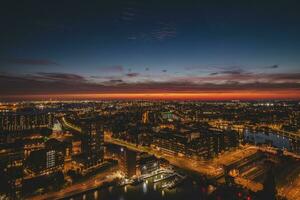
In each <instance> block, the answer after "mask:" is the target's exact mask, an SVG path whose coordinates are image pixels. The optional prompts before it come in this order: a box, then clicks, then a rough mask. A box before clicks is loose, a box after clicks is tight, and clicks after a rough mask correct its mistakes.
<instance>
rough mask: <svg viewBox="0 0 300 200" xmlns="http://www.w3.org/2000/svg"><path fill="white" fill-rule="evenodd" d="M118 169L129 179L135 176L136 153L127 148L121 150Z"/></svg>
mask: <svg viewBox="0 0 300 200" xmlns="http://www.w3.org/2000/svg"><path fill="white" fill-rule="evenodd" d="M120 154H121V155H120V168H121V171H122V172H123V173H124V174H125V176H126V177H128V178H131V177H132V176H135V175H136V159H137V153H136V152H135V151H131V150H129V149H127V148H122V149H121V152H120Z"/></svg>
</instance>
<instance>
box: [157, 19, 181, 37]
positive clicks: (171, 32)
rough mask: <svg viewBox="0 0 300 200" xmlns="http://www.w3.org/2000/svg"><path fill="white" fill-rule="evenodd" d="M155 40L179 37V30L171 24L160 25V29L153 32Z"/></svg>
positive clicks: (161, 23)
mask: <svg viewBox="0 0 300 200" xmlns="http://www.w3.org/2000/svg"><path fill="white" fill-rule="evenodd" d="M152 36H153V38H155V39H157V40H165V39H170V38H174V37H176V36H177V28H176V26H175V25H174V24H171V23H163V22H160V23H158V28H157V29H155V30H154V31H152Z"/></svg>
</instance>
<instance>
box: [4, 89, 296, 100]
mask: <svg viewBox="0 0 300 200" xmlns="http://www.w3.org/2000/svg"><path fill="white" fill-rule="evenodd" d="M6 98H7V99H22V100H49V99H53V100H97V99H99V100H102V99H103V100H113V99H128V100H129V99H144V100H233V99H236V100H264V99H266V100H271V99H289V100H296V99H300V93H299V91H298V90H288V91H287V90H284V91H231V92H223V93H221V92H168V93H161V92H160V93H93V94H45V95H41V94H37V95H12V96H7V97H6Z"/></svg>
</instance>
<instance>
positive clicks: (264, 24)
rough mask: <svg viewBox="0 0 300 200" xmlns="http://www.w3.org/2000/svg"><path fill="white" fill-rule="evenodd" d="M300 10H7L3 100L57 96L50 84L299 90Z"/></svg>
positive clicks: (32, 6)
mask: <svg viewBox="0 0 300 200" xmlns="http://www.w3.org/2000/svg"><path fill="white" fill-rule="evenodd" d="M299 10H300V3H298V1H296V0H295V1H291V0H282V1H264V0H260V1H253V0H252V1H200V0H199V1H192V0H186V1H175V0H172V1H169V0H163V1H162V0H152V1H151V0H145V1H143V0H107V1H106V0H98V1H88V2H87V1H76V0H75V1H74V0H73V1H64V0H59V1H54V0H52V1H38V0H37V1H33V0H24V1H21V0H18V1H13V0H12V1H8V0H7V1H2V2H1V5H0V25H1V33H0V34H1V37H0V44H1V45H0V73H1V74H0V75H1V79H0V82H1V83H2V82H3V83H7V84H8V86H9V87H8V88H9V90H10V92H8V91H6V90H4V89H3V91H2V92H3V93H9V94H13V93H14V91H15V93H16V94H17V93H18V92H20V91H18V90H17V89H16V88H17V87H18V84H19V85H20V84H22V85H23V87H24V88H23V89H24V90H26V91H28V92H30V90H29V89H28V87H29V86H30V84H29V83H27V82H30V81H38V82H42V84H48V85H49V86H44V87H45V88H44V89H45V91H47V89H49V91H51V92H55V91H54V90H53V89H52V87H53V83H57V82H59V81H62V80H63V79H64V78H62V77H68V78H70V77H71V78H70V79H71V80H72V78H73V77H76V76H78V77H80V78H81V79H80V80H82V82H83V84H84V87H87V90H92V91H99V92H102V91H106V90H103V88H101V87H100V86H101V85H106V86H107V85H109V86H112V87H115V86H116V85H117V86H118V85H120V84H122V85H126V84H127V85H126V87H127V89H125V91H130V88H132V87H134V86H136V85H139V84H141V85H145V84H146V85H147V84H148V85H147V86H145V87H146V88H151V87H153V85H155V84H157V83H164V84H167V85H174V84H175V85H176V84H179V85H180V84H181V83H182V82H184V83H186V82H188V84H191V85H193V87H194V86H195V85H196V86H199V87H202V86H203V85H205V84H218V85H222V84H223V85H225V86H228V85H230V84H232V83H233V82H234V83H235V84H239V86H238V87H240V85H241V84H242V85H243V84H244V85H245V84H254V83H255V84H257V83H261V84H273V83H275V84H274V88H278V87H279V88H285V87H287V86H286V85H278V84H280V83H283V84H287V85H288V84H290V85H291V84H294V85H293V88H294V87H296V88H298V87H299V86H298V84H300V75H299V74H300V67H299V65H300V56H299V54H300V40H299V35H300V13H299ZM8 79H9V80H10V81H8ZM20 79H21V80H20ZM24 80H25V82H26V84H28V86H27V89H26V86H24V84H25V83H24ZM71 80H70V81H71ZM45 82H46V83H45ZM31 84H33V83H31ZM88 85H93V86H91V88H92V89H91V88H90V87H89V86H88ZM95 85H96V86H95ZM97 85H99V87H98V89H95V88H94V87H96V88H97ZM47 87H49V88H47ZM124 87H125V86H124ZM156 87H157V86H155V87H153V88H154V89H156V90H157V88H156ZM249 87H250V86H249ZM255 87H256V86H255ZM255 87H254V86H253V88H255ZM268 87H271V86H268ZM142 88H143V87H142ZM224 88H226V87H224ZM230 88H231V89H232V88H234V86H233V85H232V86H231V85H230ZM246 88H247V89H249V88H248V87H246ZM253 88H251V87H250V89H253ZM290 88H291V86H289V87H287V89H290ZM207 89H209V88H207ZM65 90H66V91H68V89H67V86H66V89H65ZM108 90H109V89H108ZM189 90H193V91H194V90H195V91H198V89H193V88H189ZM57 92H58V93H59V92H60V90H58V91H57ZM78 92H80V91H78ZM33 93H35V92H33ZM37 93H39V92H37Z"/></svg>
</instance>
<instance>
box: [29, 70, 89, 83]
mask: <svg viewBox="0 0 300 200" xmlns="http://www.w3.org/2000/svg"><path fill="white" fill-rule="evenodd" d="M31 78H33V79H36V80H45V81H75V82H78V81H86V79H85V78H84V77H83V76H80V75H77V74H69V73H47V72H38V73H37V74H34V75H32V76H31Z"/></svg>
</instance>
